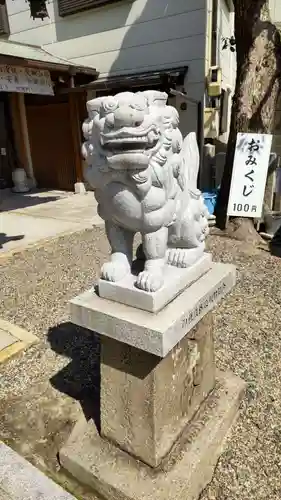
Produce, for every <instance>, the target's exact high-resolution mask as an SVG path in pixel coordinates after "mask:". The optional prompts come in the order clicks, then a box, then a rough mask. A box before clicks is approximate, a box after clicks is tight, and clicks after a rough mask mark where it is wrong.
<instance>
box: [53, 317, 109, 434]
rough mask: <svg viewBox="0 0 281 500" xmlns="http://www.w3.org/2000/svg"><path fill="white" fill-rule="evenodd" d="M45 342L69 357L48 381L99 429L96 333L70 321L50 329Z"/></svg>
mask: <svg viewBox="0 0 281 500" xmlns="http://www.w3.org/2000/svg"><path fill="white" fill-rule="evenodd" d="M48 341H49V343H50V346H51V348H52V349H53V350H54V351H55V352H56V353H57V354H61V355H63V356H66V357H68V358H70V359H71V361H70V363H69V364H68V365H67V366H66V367H65V368H63V369H62V370H61V371H60V372H58V373H56V375H54V376H53V377H52V378H51V379H50V382H51V384H52V386H53V387H54V388H55V389H57V390H58V391H60V392H62V393H64V394H67V395H68V396H70V397H71V398H74V399H76V400H77V401H79V403H80V404H81V407H82V410H83V412H84V414H85V417H86V418H87V420H89V419H90V418H93V419H94V421H95V424H96V426H97V428H98V429H100V342H99V338H98V337H97V335H95V334H94V333H92V332H90V331H89V330H87V329H85V328H80V327H78V326H76V325H73V324H72V323H62V324H60V325H58V326H55V327H53V328H50V330H49V332H48Z"/></svg>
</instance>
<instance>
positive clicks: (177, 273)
mask: <svg viewBox="0 0 281 500" xmlns="http://www.w3.org/2000/svg"><path fill="white" fill-rule="evenodd" d="M211 266H212V255H211V254H209V253H205V254H204V255H203V256H202V257H201V259H199V260H198V262H196V264H194V265H193V266H191V267H189V268H185V269H184V268H178V267H174V266H169V265H166V267H165V270H164V279H165V282H164V285H163V286H162V287H161V288H160V290H158V291H157V292H153V293H152V292H145V291H143V290H140V289H138V288H136V287H135V281H136V276H134V275H133V274H129V275H127V276H126V277H125V278H123V279H122V280H120V281H117V282H116V283H112V282H110V281H105V280H99V283H98V293H99V296H100V297H102V298H104V299H109V300H113V301H115V302H120V303H121V304H127V305H128V306H132V307H136V308H137V309H143V310H145V311H149V312H158V311H160V309H162V308H163V307H164V306H165V305H166V304H168V303H169V302H171V301H172V300H173V299H174V298H175V297H176V296H177V295H179V294H180V293H181V292H182V291H183V290H184V289H185V288H187V287H188V286H190V285H191V284H192V283H194V282H195V281H196V280H198V279H199V278H200V277H201V276H203V274H205V273H206V272H207V271H209V269H210V268H211Z"/></svg>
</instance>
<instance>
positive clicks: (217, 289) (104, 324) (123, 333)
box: [70, 263, 236, 358]
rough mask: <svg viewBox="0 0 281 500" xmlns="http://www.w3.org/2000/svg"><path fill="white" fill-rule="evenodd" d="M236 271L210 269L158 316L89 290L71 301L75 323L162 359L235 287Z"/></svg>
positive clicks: (223, 266) (224, 267)
mask: <svg viewBox="0 0 281 500" xmlns="http://www.w3.org/2000/svg"><path fill="white" fill-rule="evenodd" d="M235 281H236V269H235V267H234V266H232V265H231V264H217V263H214V264H213V265H212V267H211V269H210V270H209V271H208V272H206V273H205V274H204V275H203V276H201V278H200V279H198V280H197V281H195V283H193V284H192V285H191V286H189V287H188V288H186V289H185V290H184V291H183V292H182V293H181V294H180V295H178V296H177V297H176V298H175V299H174V300H173V301H172V302H170V303H169V304H168V305H167V306H166V307H165V308H164V309H162V310H161V311H159V312H158V313H157V314H153V313H149V312H147V311H142V310H141V309H137V308H135V307H130V306H128V305H124V304H119V303H118V302H113V301H111V300H106V299H103V298H101V297H99V296H98V295H97V293H96V291H95V289H90V290H88V291H87V292H84V293H82V294H81V295H79V296H78V297H76V298H74V299H72V300H71V301H70V317H71V321H72V323H74V324H76V325H79V326H82V327H84V328H88V329H89V330H92V331H94V332H96V333H99V334H100V335H102V336H106V337H110V338H113V339H115V340H118V341H119V342H123V343H124V344H128V345H131V346H133V347H136V348H137V349H141V350H143V351H146V352H150V353H151V354H155V355H156V356H159V357H161V358H164V357H165V356H167V354H168V353H169V352H170V351H171V350H172V349H173V347H175V345H176V344H177V343H178V342H180V341H181V339H183V338H184V337H185V335H186V334H187V333H188V332H189V331H190V330H191V329H192V328H194V326H196V325H197V323H198V322H199V321H200V320H201V319H202V318H203V317H204V316H205V315H206V314H207V313H208V312H210V311H211V310H212V309H213V308H214V307H215V306H216V305H217V304H218V302H219V301H220V300H221V299H222V298H223V297H225V295H226V294H227V293H229V292H230V290H231V289H232V288H233V286H234V284H235Z"/></svg>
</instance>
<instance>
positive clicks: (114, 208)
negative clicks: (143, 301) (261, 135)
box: [83, 91, 208, 292]
mask: <svg viewBox="0 0 281 500" xmlns="http://www.w3.org/2000/svg"><path fill="white" fill-rule="evenodd" d="M167 97H168V96H167V94H165V93H163V92H157V91H145V92H137V93H131V92H122V93H120V94H117V95H115V96H106V97H100V98H97V99H93V100H91V101H88V103H87V109H88V114H89V117H88V119H87V120H86V121H85V122H84V124H83V133H84V137H85V140H86V142H85V143H84V144H83V155H84V157H85V158H86V160H87V164H88V167H87V169H86V172H85V177H86V180H87V181H88V182H89V184H90V185H91V186H92V187H93V188H94V189H95V196H96V199H97V202H98V211H99V215H100V216H101V217H102V218H103V219H104V220H105V226H106V232H107V237H108V240H109V243H110V245H111V249H112V255H111V260H110V262H107V263H106V264H104V265H103V267H102V271H101V275H102V278H103V279H105V280H109V281H118V280H121V279H122V278H123V277H125V276H126V275H127V274H128V273H130V272H131V264H132V253H133V238H134V235H135V234H136V233H137V232H139V233H141V235H142V251H143V253H144V255H145V266H144V270H143V271H142V272H141V273H140V274H139V275H138V277H137V278H136V283H135V285H136V286H137V287H138V288H140V289H142V290H145V291H148V292H154V291H156V290H158V289H159V288H160V287H161V286H162V285H163V283H164V275H165V272H164V268H165V265H167V264H168V265H172V266H177V267H189V266H192V265H193V264H194V263H195V262H196V261H197V260H198V259H199V258H200V257H201V256H202V254H203V252H204V249H205V238H206V235H207V233H208V220H207V216H208V212H207V209H206V208H205V205H204V201H203V198H202V195H201V192H200V191H199V190H198V189H197V176H198V169H199V151H198V146H197V141H196V136H195V133H191V134H189V135H187V137H186V138H185V139H184V140H183V138H182V135H181V132H180V130H179V128H178V126H179V115H178V112H177V110H176V109H175V108H174V107H172V106H167Z"/></svg>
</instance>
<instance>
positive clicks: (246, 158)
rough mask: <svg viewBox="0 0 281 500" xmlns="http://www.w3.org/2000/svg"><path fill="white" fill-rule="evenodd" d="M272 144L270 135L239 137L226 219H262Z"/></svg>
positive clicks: (243, 135) (245, 135)
mask: <svg viewBox="0 0 281 500" xmlns="http://www.w3.org/2000/svg"><path fill="white" fill-rule="evenodd" d="M271 144H272V135H269V134H243V133H239V134H237V142H236V149H235V156H234V164H233V172H232V179H231V186H230V194H229V200H228V208H227V215H236V216H239V217H254V218H257V219H258V218H259V217H261V215H262V206H263V198H264V190H265V184H266V178H267V170H268V164H269V158H270V153H271Z"/></svg>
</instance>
